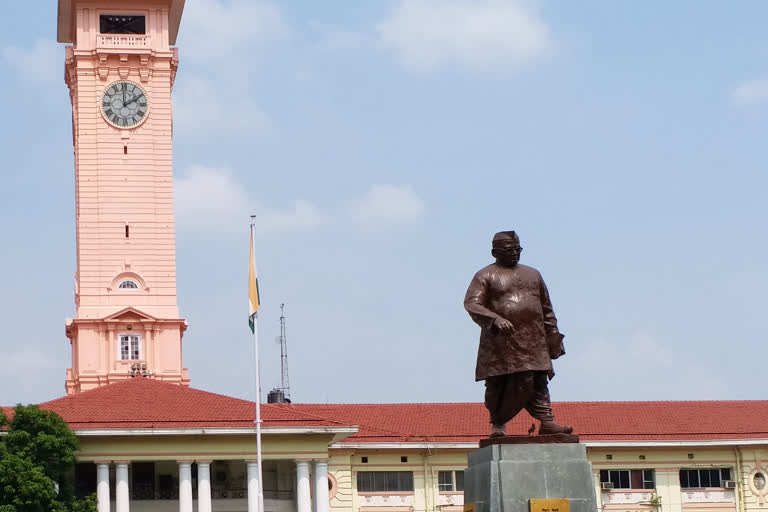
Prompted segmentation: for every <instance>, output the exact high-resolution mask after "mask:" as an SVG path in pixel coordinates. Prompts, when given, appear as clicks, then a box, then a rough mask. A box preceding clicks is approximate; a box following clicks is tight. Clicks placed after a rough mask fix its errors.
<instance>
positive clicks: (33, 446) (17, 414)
mask: <svg viewBox="0 0 768 512" xmlns="http://www.w3.org/2000/svg"><path fill="white" fill-rule="evenodd" d="M3 427H5V435H3V436H0V512H67V511H71V512H75V511H77V512H95V510H96V505H95V498H92V499H86V500H78V499H75V498H74V496H73V481H72V480H73V473H74V472H73V469H74V465H75V462H76V458H75V453H76V451H77V448H78V442H77V437H75V434H74V433H73V432H72V431H71V430H70V429H69V427H68V426H67V424H66V423H65V422H64V420H63V419H62V418H61V417H60V416H59V415H58V414H56V413H54V412H51V411H43V410H41V409H40V408H38V407H37V406H35V405H28V406H24V405H18V406H17V407H16V408H15V409H14V415H13V418H12V419H11V420H10V421H8V419H7V418H6V417H5V415H2V411H0V428H3Z"/></svg>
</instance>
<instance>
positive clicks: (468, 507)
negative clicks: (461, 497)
mask: <svg viewBox="0 0 768 512" xmlns="http://www.w3.org/2000/svg"><path fill="white" fill-rule="evenodd" d="M464 512H475V504H474V503H465V504H464Z"/></svg>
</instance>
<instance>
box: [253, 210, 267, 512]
mask: <svg viewBox="0 0 768 512" xmlns="http://www.w3.org/2000/svg"><path fill="white" fill-rule="evenodd" d="M255 223H256V216H255V215H251V240H253V226H254V224H255ZM254 243H255V242H254ZM253 253H254V259H255V257H256V256H255V255H256V251H255V249H254V251H253ZM253 265H254V270H256V269H255V267H256V262H253ZM257 277H258V276H257ZM253 347H254V357H255V359H256V361H255V362H256V400H255V401H256V463H257V464H258V466H259V512H264V483H263V472H262V471H261V375H260V373H259V315H258V313H254V315H253Z"/></svg>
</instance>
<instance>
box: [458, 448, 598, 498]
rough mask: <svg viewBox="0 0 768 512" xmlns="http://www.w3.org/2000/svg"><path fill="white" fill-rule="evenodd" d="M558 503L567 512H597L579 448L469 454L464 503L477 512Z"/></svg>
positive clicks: (584, 453) (583, 451) (586, 463)
mask: <svg viewBox="0 0 768 512" xmlns="http://www.w3.org/2000/svg"><path fill="white" fill-rule="evenodd" d="M556 498H565V499H567V500H568V501H569V504H570V512H597V499H596V496H595V486H594V482H593V480H592V465H591V464H590V463H589V461H588V460H587V451H586V448H585V446H584V445H583V444H576V443H567V444H494V445H490V446H486V447H484V448H480V449H479V450H475V451H474V452H471V453H470V454H469V468H468V469H467V471H466V472H465V474H464V503H466V504H470V503H474V505H475V511H476V512H529V510H530V509H529V501H530V500H531V499H556Z"/></svg>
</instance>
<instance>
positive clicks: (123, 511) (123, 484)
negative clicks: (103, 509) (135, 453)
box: [115, 462, 131, 512]
mask: <svg viewBox="0 0 768 512" xmlns="http://www.w3.org/2000/svg"><path fill="white" fill-rule="evenodd" d="M130 509H131V505H130V501H129V498H128V463H127V462H118V463H116V464H115V511H116V512H128V511H129V510H130Z"/></svg>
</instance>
